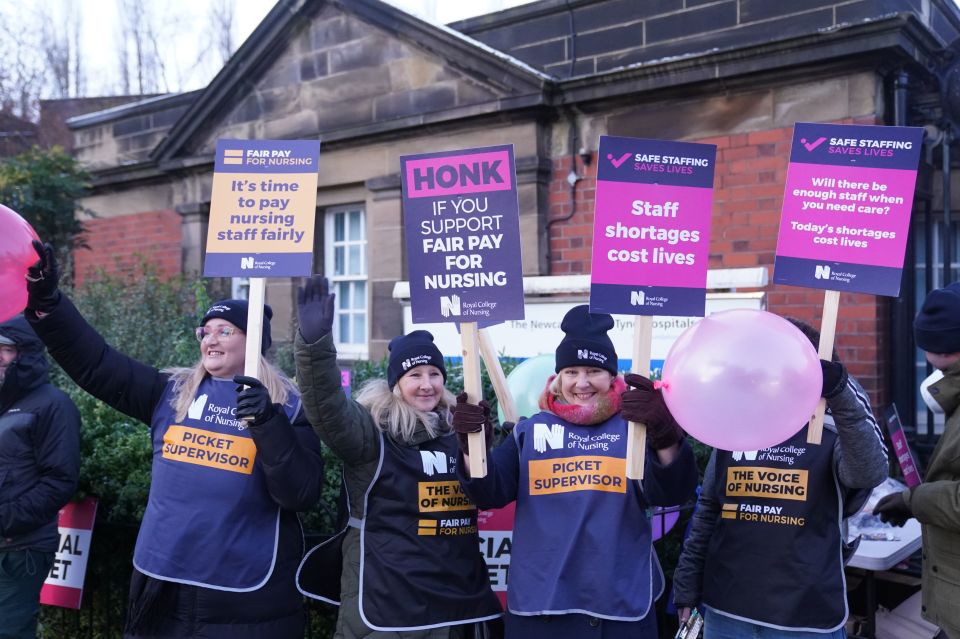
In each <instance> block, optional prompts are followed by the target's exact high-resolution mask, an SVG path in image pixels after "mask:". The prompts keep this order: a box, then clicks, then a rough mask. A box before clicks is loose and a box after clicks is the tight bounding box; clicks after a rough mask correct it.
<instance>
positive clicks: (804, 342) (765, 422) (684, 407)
mask: <svg viewBox="0 0 960 639" xmlns="http://www.w3.org/2000/svg"><path fill="white" fill-rule="evenodd" d="M663 382H664V389H663V397H664V400H665V401H666V402H667V407H668V408H670V412H671V413H673V416H674V417H675V418H676V420H677V422H678V423H679V424H680V426H682V427H683V429H684V430H686V431H687V432H688V433H690V434H691V435H692V436H693V437H696V438H697V439H698V440H700V441H702V442H704V443H705V444H709V445H711V446H713V447H715V448H720V449H723V450H760V449H762V448H769V447H771V446H776V445H777V444H780V443H782V442H784V441H786V440H787V439H789V438H790V437H791V436H793V435H795V434H796V433H797V431H799V430H800V429H801V428H803V425H804V424H806V423H807V422H808V421H809V420H810V417H811V416H812V415H813V411H814V409H815V408H816V406H817V403H818V402H819V401H820V392H821V390H822V387H823V373H822V371H821V369H820V361H819V357H818V356H817V351H816V350H815V349H814V347H813V345H812V344H811V343H810V340H809V339H807V337H806V336H805V335H804V334H803V333H801V332H800V330H799V329H797V328H796V327H795V326H794V325H793V324H791V323H790V322H788V321H787V320H785V319H783V318H782V317H779V316H777V315H774V314H773V313H767V312H765V311H752V310H734V311H724V312H722V313H714V314H713V315H710V316H708V317H705V318H703V319H702V320H700V321H699V322H697V323H696V324H694V325H693V326H691V327H690V328H688V329H687V330H686V331H684V332H683V334H682V335H680V337H679V338H678V339H677V341H676V342H674V344H673V347H672V348H671V349H670V352H669V353H668V354H667V359H666V361H664V364H663Z"/></svg>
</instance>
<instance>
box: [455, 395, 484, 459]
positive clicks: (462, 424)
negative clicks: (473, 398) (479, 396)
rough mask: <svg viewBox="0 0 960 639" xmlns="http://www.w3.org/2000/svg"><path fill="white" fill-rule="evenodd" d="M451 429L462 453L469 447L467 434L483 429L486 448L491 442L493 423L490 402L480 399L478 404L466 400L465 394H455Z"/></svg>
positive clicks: (465, 452)
mask: <svg viewBox="0 0 960 639" xmlns="http://www.w3.org/2000/svg"><path fill="white" fill-rule="evenodd" d="M451 412H452V413H453V430H454V431H456V433H457V443H458V444H459V445H460V450H462V451H463V453H464V454H468V453H469V451H470V449H469V447H468V445H467V439H468V438H467V435H468V434H470V433H479V432H480V430H481V429H482V430H483V439H484V443H485V444H486V446H487V448H490V444H491V443H492V442H493V424H491V423H490V404H488V403H487V402H486V401H484V400H480V403H479V404H470V403H468V402H467V394H466V393H460V394H459V395H457V405H456V406H454V407H453V411H451Z"/></svg>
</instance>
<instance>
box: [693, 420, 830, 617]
mask: <svg viewBox="0 0 960 639" xmlns="http://www.w3.org/2000/svg"><path fill="white" fill-rule="evenodd" d="M828 419H829V418H828ZM836 438H837V434H836V432H835V431H834V430H832V429H831V427H830V426H829V425H827V426H826V427H825V428H824V430H823V440H822V443H821V444H820V445H819V446H817V445H812V444H808V443H807V428H806V427H804V428H802V429H801V430H800V432H798V433H797V434H796V435H794V436H793V437H791V438H790V439H789V440H787V441H786V442H784V443H782V444H780V445H779V446H774V447H772V448H765V449H763V450H760V451H748V452H736V453H731V452H728V451H721V450H718V451H717V460H716V469H717V474H716V478H715V481H716V482H717V483H716V485H717V488H718V493H719V494H720V502H721V508H722V510H721V513H720V517H719V519H718V520H717V524H716V527H715V528H714V531H713V535H712V537H711V539H710V545H709V551H708V552H707V559H706V564H705V566H704V573H703V574H704V581H703V601H704V603H706V604H707V605H708V606H710V607H711V608H713V609H715V610H716V611H717V612H718V613H721V614H725V615H727V616H730V617H735V618H737V619H742V620H744V621H748V622H752V623H756V624H760V625H764V626H769V627H772V628H779V629H785V630H802V631H808V632H831V631H834V630H836V629H838V628H840V627H842V626H843V624H844V623H845V622H846V619H847V597H846V581H845V578H844V574H843V559H842V557H841V546H842V538H841V536H842V532H841V528H840V526H841V494H840V485H839V483H838V481H837V479H836V473H835V471H834V459H833V445H834V442H835V441H836Z"/></svg>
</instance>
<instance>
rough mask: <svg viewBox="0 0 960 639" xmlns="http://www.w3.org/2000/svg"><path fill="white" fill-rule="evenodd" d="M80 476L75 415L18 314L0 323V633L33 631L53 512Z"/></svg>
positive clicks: (5, 636)
mask: <svg viewBox="0 0 960 639" xmlns="http://www.w3.org/2000/svg"><path fill="white" fill-rule="evenodd" d="M79 473H80V413H79V412H78V411H77V407H76V406H74V405H73V402H72V401H71V400H70V398H69V397H67V395H66V394H65V393H63V392H62V391H60V390H58V389H56V388H54V387H53V386H52V385H51V384H50V382H49V381H48V375H47V360H46V358H44V356H43V343H42V342H41V341H40V340H39V339H38V338H37V336H36V335H35V334H34V332H33V329H31V328H30V325H29V324H28V323H27V321H26V320H25V319H24V318H23V316H22V315H18V316H17V317H15V318H13V319H11V320H9V321H7V322H4V323H3V324H0V638H2V639H21V638H27V637H34V636H36V626H37V615H38V614H39V612H40V587H41V586H42V585H43V581H44V579H46V577H47V573H48V572H49V571H50V566H51V564H52V563H53V555H54V552H55V551H56V550H57V543H58V541H59V539H60V537H59V534H58V532H57V512H58V511H59V510H60V508H61V507H63V505H64V504H66V503H67V501H69V500H70V497H71V496H72V495H73V492H74V490H75V489H76V487H77V477H78V475H79Z"/></svg>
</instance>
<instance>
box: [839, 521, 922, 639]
mask: <svg viewBox="0 0 960 639" xmlns="http://www.w3.org/2000/svg"><path fill="white" fill-rule="evenodd" d="M876 530H877V531H878V532H889V533H893V534H894V535H895V536H896V537H898V539H897V541H869V540H867V539H861V540H860V546H859V547H858V548H857V552H856V553H855V554H854V555H853V557H852V558H851V559H850V561H849V562H848V563H847V566H848V567H850V568H860V569H862V570H864V571H865V573H866V585H867V627H866V630H865V633H864V635H863V636H865V637H868V638H871V639H872V637H873V636H874V632H875V630H876V612H877V584H876V580H875V573H876V572H877V571H883V570H890V569H891V568H893V567H894V566H896V565H897V564H899V563H900V562H901V561H903V560H905V559H906V558H907V557H909V556H910V555H912V554H913V553H915V552H916V551H917V550H918V549H919V548H920V542H921V540H920V522H919V521H917V520H916V519H908V520H907V523H906V524H904V526H903V528H898V527H896V526H894V527H891V528H880V529H876ZM872 531H873V529H870V530H866V531H861V532H872Z"/></svg>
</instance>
